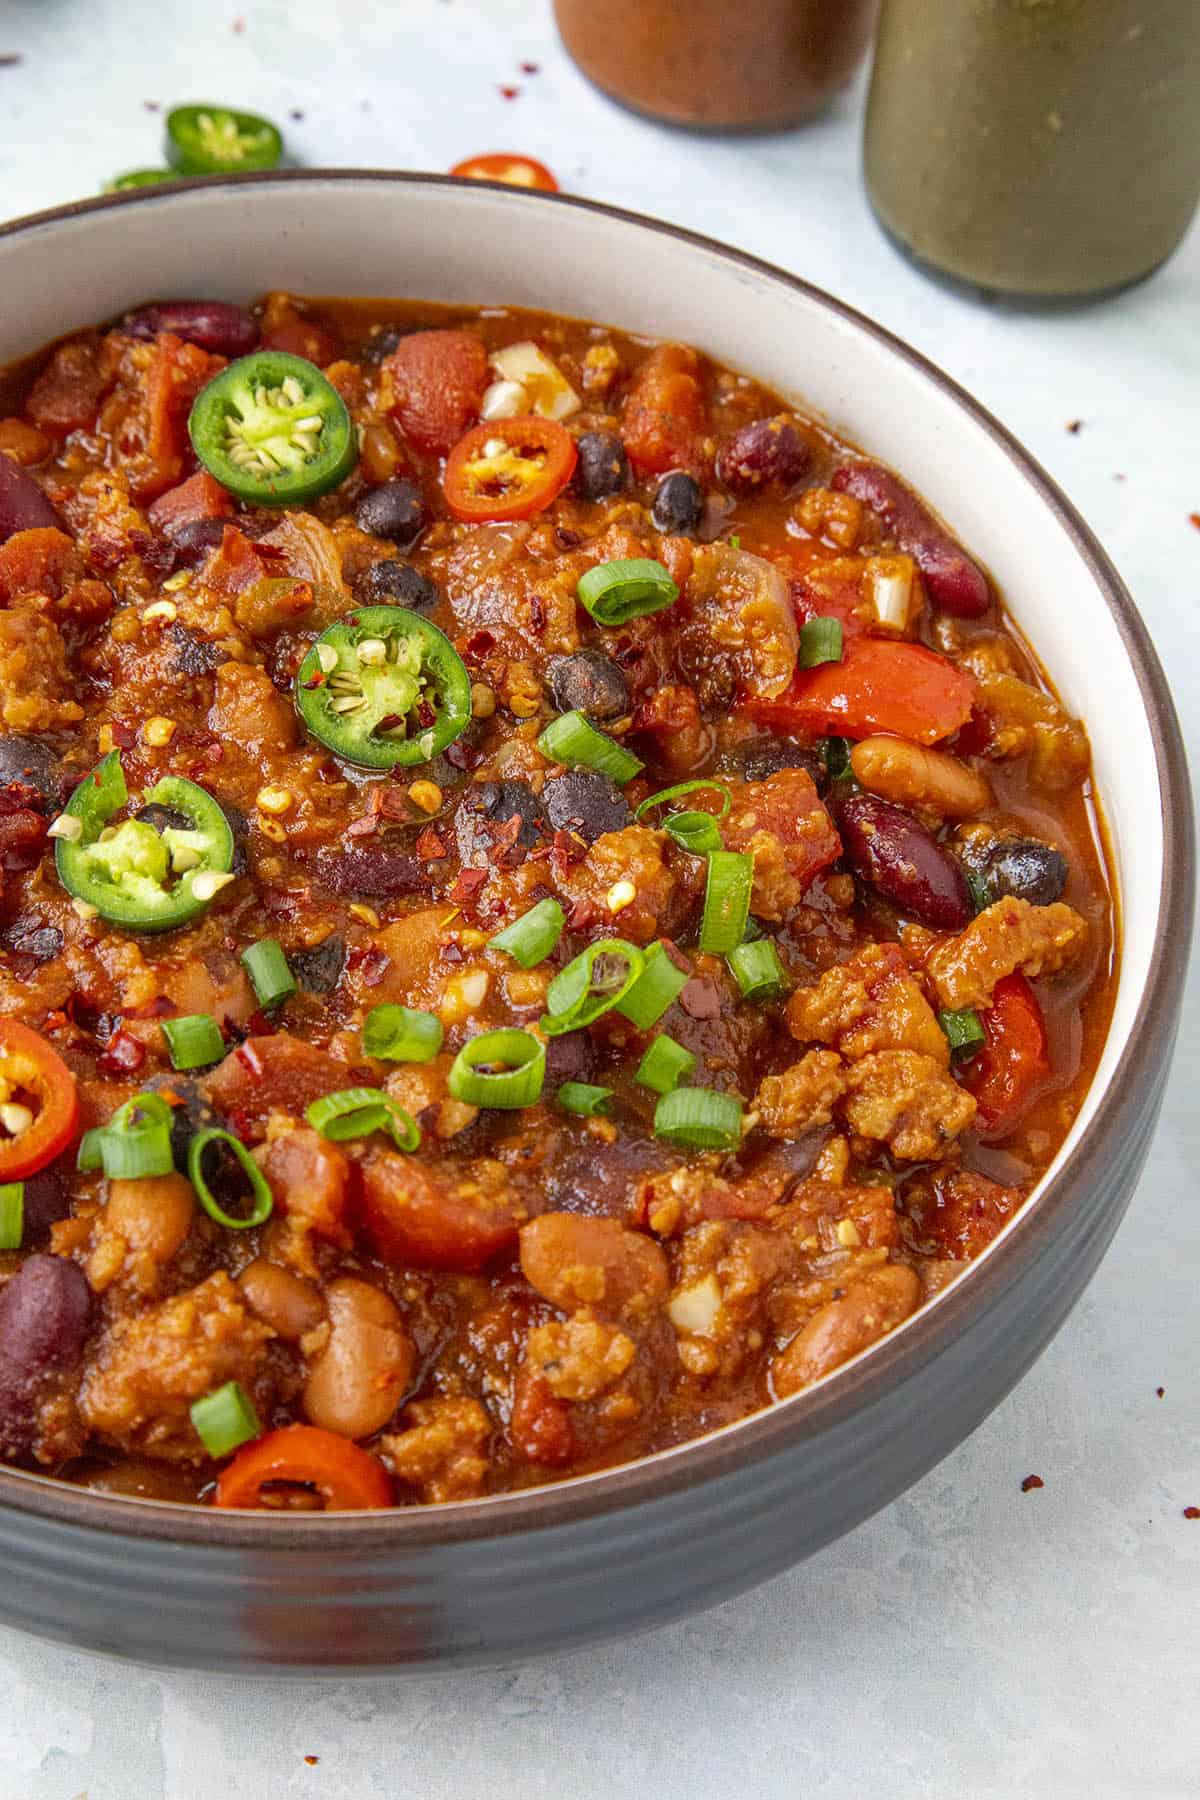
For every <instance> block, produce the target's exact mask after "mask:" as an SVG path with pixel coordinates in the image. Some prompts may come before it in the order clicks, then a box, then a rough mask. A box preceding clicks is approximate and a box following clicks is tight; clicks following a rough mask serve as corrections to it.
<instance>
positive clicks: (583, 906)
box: [567, 900, 604, 931]
mask: <svg viewBox="0 0 1200 1800" xmlns="http://www.w3.org/2000/svg"><path fill="white" fill-rule="evenodd" d="M603 917H604V914H603V913H602V912H601V910H600V903H599V901H597V900H577V901H576V902H575V904H574V906H573V907H572V908H571V910H570V912H569V913H568V914H567V930H568V931H590V930H591V928H592V926H593V925H599V923H600V921H601V919H603Z"/></svg>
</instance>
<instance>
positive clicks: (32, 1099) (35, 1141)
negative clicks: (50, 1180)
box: [0, 1019, 79, 1181]
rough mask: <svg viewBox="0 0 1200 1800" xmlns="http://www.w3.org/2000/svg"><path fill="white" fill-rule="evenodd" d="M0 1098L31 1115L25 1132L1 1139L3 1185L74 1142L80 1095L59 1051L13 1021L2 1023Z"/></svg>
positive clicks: (40, 1166) (32, 1170) (22, 1176)
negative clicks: (31, 1119)
mask: <svg viewBox="0 0 1200 1800" xmlns="http://www.w3.org/2000/svg"><path fill="white" fill-rule="evenodd" d="M0 1098H2V1099H3V1100H4V1101H5V1103H6V1104H9V1105H14V1106H20V1107H24V1108H26V1109H27V1110H28V1111H29V1112H31V1113H32V1114H33V1121H32V1123H31V1124H29V1125H27V1126H26V1127H25V1128H24V1130H23V1131H18V1132H17V1133H16V1135H15V1136H14V1135H11V1134H9V1135H3V1136H0V1181H23V1180H24V1179H25V1177H26V1176H27V1175H35V1174H36V1173H37V1171H38V1170H39V1169H44V1168H45V1166H46V1164H47V1163H49V1162H53V1160H54V1158H55V1157H56V1156H57V1155H58V1153H59V1151H60V1150H65V1149H66V1147H67V1145H68V1144H69V1143H70V1142H71V1139H72V1138H73V1137H74V1135H75V1132H76V1128H77V1126H78V1123H79V1095H78V1092H77V1091H76V1087H75V1077H74V1076H73V1075H72V1074H71V1071H70V1069H68V1067H67V1065H66V1063H65V1062H64V1061H63V1059H62V1057H61V1056H60V1055H59V1054H58V1052H57V1050H52V1049H51V1047H50V1045H49V1044H48V1043H47V1042H46V1040H45V1038H43V1037H40V1036H39V1035H38V1033H37V1032H36V1031H31V1030H30V1029H29V1027H28V1026H27V1025H19V1024H18V1023H17V1021H16V1020H15V1019H0Z"/></svg>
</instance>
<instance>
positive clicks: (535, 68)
mask: <svg viewBox="0 0 1200 1800" xmlns="http://www.w3.org/2000/svg"><path fill="white" fill-rule="evenodd" d="M517 66H518V67H519V69H520V71H521V73H522V75H540V74H541V72H542V65H541V63H534V62H523V63H519V64H518V65H517Z"/></svg>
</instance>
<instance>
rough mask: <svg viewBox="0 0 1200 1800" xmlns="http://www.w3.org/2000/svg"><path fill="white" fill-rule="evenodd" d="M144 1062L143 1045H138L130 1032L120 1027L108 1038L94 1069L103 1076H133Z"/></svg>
mask: <svg viewBox="0 0 1200 1800" xmlns="http://www.w3.org/2000/svg"><path fill="white" fill-rule="evenodd" d="M145 1060H146V1046H145V1044H142V1043H139V1041H138V1039H137V1038H135V1037H134V1036H133V1034H132V1032H128V1031H126V1030H125V1028H124V1026H121V1027H120V1028H119V1029H118V1030H117V1031H115V1032H114V1033H113V1035H112V1037H110V1038H109V1040H108V1043H107V1044H106V1045H105V1047H104V1051H103V1054H102V1055H100V1056H98V1057H97V1058H96V1067H97V1069H99V1070H100V1072H101V1074H103V1075H135V1074H136V1073H137V1071H138V1070H139V1069H140V1068H141V1066H142V1064H143V1063H144V1062H145Z"/></svg>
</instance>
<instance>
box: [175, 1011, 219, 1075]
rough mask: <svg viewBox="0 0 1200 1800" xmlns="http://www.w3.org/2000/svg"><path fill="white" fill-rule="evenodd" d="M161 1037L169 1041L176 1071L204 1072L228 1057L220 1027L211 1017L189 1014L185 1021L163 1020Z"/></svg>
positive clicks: (204, 1014) (203, 1014) (206, 1014)
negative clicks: (196, 1070) (203, 1070)
mask: <svg viewBox="0 0 1200 1800" xmlns="http://www.w3.org/2000/svg"><path fill="white" fill-rule="evenodd" d="M162 1034H163V1036H164V1037H165V1038H166V1040H167V1049H168V1050H169V1051H170V1053H171V1067H172V1068H173V1069H203V1068H206V1067H207V1065H208V1064H209V1063H215V1062H220V1060H221V1058H222V1057H223V1056H224V1054H225V1039H224V1038H223V1037H222V1036H221V1027H220V1026H219V1025H218V1024H217V1021H216V1020H215V1019H214V1018H213V1016H212V1014H211V1013H187V1014H185V1015H184V1017H183V1018H182V1019H164V1020H163V1022H162Z"/></svg>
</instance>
